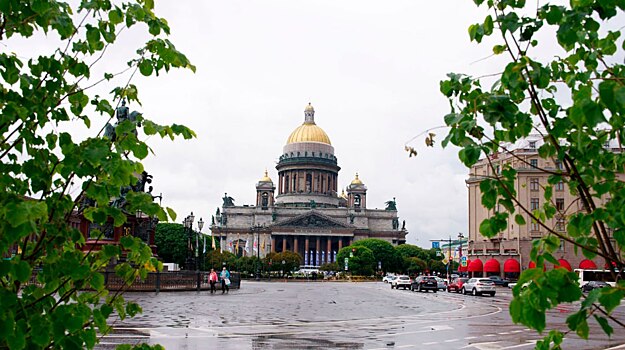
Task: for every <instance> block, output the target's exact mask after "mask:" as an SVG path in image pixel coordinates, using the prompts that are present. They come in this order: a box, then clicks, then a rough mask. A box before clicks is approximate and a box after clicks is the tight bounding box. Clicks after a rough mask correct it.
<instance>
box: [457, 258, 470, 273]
mask: <svg viewBox="0 0 625 350" xmlns="http://www.w3.org/2000/svg"><path fill="white" fill-rule="evenodd" d="M470 264H471V259H467V266H462V265H460V266H458V272H467V270H468V269H469V265H470Z"/></svg>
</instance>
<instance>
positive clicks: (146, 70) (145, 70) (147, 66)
mask: <svg viewBox="0 0 625 350" xmlns="http://www.w3.org/2000/svg"><path fill="white" fill-rule="evenodd" d="M152 71H153V67H152V61H150V60H149V59H147V58H146V59H143V60H141V63H139V72H141V74H143V75H145V76H150V75H152Z"/></svg>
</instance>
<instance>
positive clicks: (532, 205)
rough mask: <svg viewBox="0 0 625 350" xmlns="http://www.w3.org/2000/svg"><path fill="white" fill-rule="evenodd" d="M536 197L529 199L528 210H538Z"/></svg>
mask: <svg viewBox="0 0 625 350" xmlns="http://www.w3.org/2000/svg"><path fill="white" fill-rule="evenodd" d="M538 203H539V202H538V198H531V199H530V210H538Z"/></svg>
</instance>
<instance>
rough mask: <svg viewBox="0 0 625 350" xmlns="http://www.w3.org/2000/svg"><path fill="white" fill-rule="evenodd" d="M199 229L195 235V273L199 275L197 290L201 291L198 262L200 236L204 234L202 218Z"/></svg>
mask: <svg viewBox="0 0 625 350" xmlns="http://www.w3.org/2000/svg"><path fill="white" fill-rule="evenodd" d="M197 227H198V229H199V232H198V233H197V234H196V235H195V273H196V275H197V290H198V291H199V290H200V286H201V274H200V264H199V261H198V253H199V250H200V245H199V244H200V242H199V237H200V234H201V233H202V227H204V220H202V218H200V220H199V221H198V222H197ZM202 257H204V253H202ZM202 260H204V259H202Z"/></svg>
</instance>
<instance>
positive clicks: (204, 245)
mask: <svg viewBox="0 0 625 350" xmlns="http://www.w3.org/2000/svg"><path fill="white" fill-rule="evenodd" d="M202 237H204V254H206V236H205V235H202Z"/></svg>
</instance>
